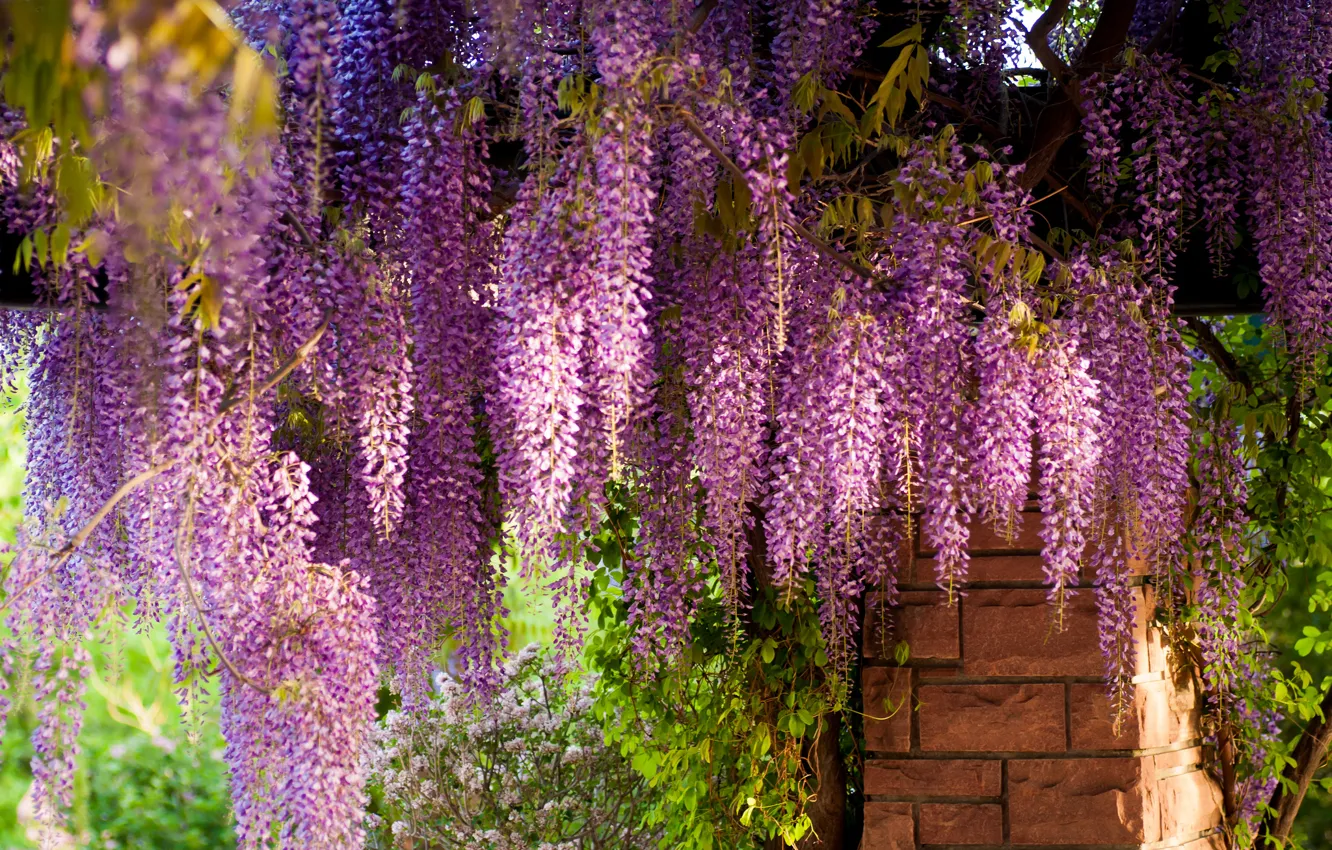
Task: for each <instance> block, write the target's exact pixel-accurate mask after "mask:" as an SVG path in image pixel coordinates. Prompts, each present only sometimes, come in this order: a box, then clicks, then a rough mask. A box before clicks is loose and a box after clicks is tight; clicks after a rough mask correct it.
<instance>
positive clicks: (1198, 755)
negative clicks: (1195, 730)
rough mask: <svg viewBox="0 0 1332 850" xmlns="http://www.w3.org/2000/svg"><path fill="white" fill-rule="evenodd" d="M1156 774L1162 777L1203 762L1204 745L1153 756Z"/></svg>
mask: <svg viewBox="0 0 1332 850" xmlns="http://www.w3.org/2000/svg"><path fill="white" fill-rule="evenodd" d="M1151 758H1152V763H1153V765H1154V768H1155V775H1156V776H1157V777H1158V778H1160V777H1163V776H1169V775H1170V774H1172V773H1182V772H1184V771H1185V770H1188V769H1189V768H1191V767H1194V766H1196V765H1200V764H1202V760H1203V752H1202V747H1184V748H1183V749H1179V750H1170V751H1169V752H1165V753H1157V754H1156V755H1154V756H1152V757H1151Z"/></svg>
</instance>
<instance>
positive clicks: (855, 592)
mask: <svg viewBox="0 0 1332 850" xmlns="http://www.w3.org/2000/svg"><path fill="white" fill-rule="evenodd" d="M805 262H806V263H809V264H810V265H811V266H813V265H815V263H816V261H815V260H813V258H806V260H805ZM809 276H810V277H812V278H814V282H813V285H812V286H811V287H810V289H811V292H810V293H809V294H810V295H811V296H812V297H811V298H810V301H811V302H812V303H810V304H808V305H807V306H805V308H804V310H802V312H804V313H806V315H804V316H802V317H801V320H800V322H799V330H798V331H797V333H796V334H795V335H794V337H793V339H792V345H791V348H790V350H789V352H788V355H787V359H786V363H785V364H784V366H785V368H784V370H783V371H784V374H783V377H782V384H783V386H782V389H781V393H780V396H779V399H778V408H779V413H778V415H777V420H778V423H779V427H778V429H777V434H776V449H775V450H774V453H773V458H772V467H773V473H772V474H773V479H772V484H771V489H770V491H769V494H768V497H767V501H766V504H765V507H766V531H767V545H768V549H767V555H768V559H769V561H770V562H771V564H772V570H773V576H772V582H773V584H774V586H775V587H777V588H779V589H781V590H783V591H784V592H787V593H790V592H792V588H793V586H794V585H795V584H796V583H798V581H799V580H800V579H801V577H802V576H803V574H804V573H805V571H806V569H807V568H812V569H813V571H814V574H815V579H816V586H817V588H818V594H819V598H820V618H821V620H822V622H823V628H824V639H825V641H826V643H827V647H828V655H829V658H830V659H831V660H832V661H833V662H834V664H835V665H836V669H839V670H841V669H845V668H846V667H847V666H848V665H849V663H850V661H851V655H852V653H853V651H854V644H852V643H851V638H852V637H853V635H854V634H855V632H856V630H857V628H858V623H857V622H856V611H857V610H858V606H857V605H856V604H855V601H856V600H857V599H858V598H859V596H860V591H861V581H862V579H863V578H864V577H865V576H867V575H870V574H871V573H872V572H873V571H874V567H873V566H872V564H871V561H872V560H873V559H875V558H877V557H878V556H879V555H880V554H881V553H880V552H878V551H876V550H875V549H874V548H873V547H872V546H871V545H870V544H871V540H872V536H873V535H872V534H871V525H872V523H873V522H874V521H875V518H876V516H877V515H878V514H879V512H880V511H881V510H882V509H883V508H884V507H885V506H884V505H882V504H881V502H880V495H881V486H880V485H881V481H880V477H881V473H882V470H883V467H884V457H883V452H884V449H885V448H886V447H887V444H888V438H887V434H886V428H887V426H888V423H889V422H890V421H891V420H892V419H894V418H896V417H894V416H893V415H892V414H894V413H897V412H899V411H900V410H901V407H902V399H900V398H899V397H897V395H896V393H898V392H900V389H899V388H897V387H890V386H889V385H888V384H887V383H886V378H887V376H888V374H889V372H888V368H887V363H886V360H887V358H888V357H889V354H888V348H887V346H888V345H889V343H890V341H891V338H892V337H891V334H890V333H888V332H887V330H886V329H885V328H884V327H883V326H882V323H883V322H884V321H885V319H884V310H883V304H882V302H883V298H882V296H881V295H878V294H876V293H874V292H872V291H869V290H868V287H869V284H868V282H866V281H864V280H861V279H859V278H854V279H853V278H851V276H850V275H848V274H845V273H842V274H836V273H835V272H831V271H822V272H820V271H816V270H815V269H813V268H811V269H810V270H809Z"/></svg>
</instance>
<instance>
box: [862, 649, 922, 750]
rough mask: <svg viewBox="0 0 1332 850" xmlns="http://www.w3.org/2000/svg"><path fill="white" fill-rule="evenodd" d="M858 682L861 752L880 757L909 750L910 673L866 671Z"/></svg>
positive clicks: (895, 670) (893, 670) (881, 670)
mask: <svg viewBox="0 0 1332 850" xmlns="http://www.w3.org/2000/svg"><path fill="white" fill-rule="evenodd" d="M860 681H861V687H862V689H863V694H864V700H865V749H867V750H870V751H875V752H881V753H905V752H907V751H908V750H910V749H911V671H910V670H906V669H902V668H896V667H893V668H890V667H866V668H864V673H863V674H862V676H861V680H860ZM879 718H885V719H879Z"/></svg>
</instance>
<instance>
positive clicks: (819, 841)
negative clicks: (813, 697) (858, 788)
mask: <svg viewBox="0 0 1332 850" xmlns="http://www.w3.org/2000/svg"><path fill="white" fill-rule="evenodd" d="M822 727H823V729H822V731H821V732H820V733H819V736H818V737H817V738H816V739H815V740H814V742H813V744H812V746H811V747H810V752H809V754H808V756H807V758H808V759H809V767H810V771H811V772H812V773H813V774H814V780H815V782H816V783H817V785H816V787H815V792H814V799H813V800H811V801H810V802H809V805H808V806H807V808H806V811H807V812H808V813H809V819H810V820H811V821H812V822H813V829H812V830H811V832H810V834H809V835H808V836H806V837H805V838H804V840H802V841H801V842H800V850H842V847H843V844H844V841H843V839H844V834H845V831H846V763H845V762H843V761H842V750H841V747H840V746H839V741H838V739H839V738H840V737H841V732H842V715H840V714H838V713H837V712H830V713H828V714H825V715H823V717H822Z"/></svg>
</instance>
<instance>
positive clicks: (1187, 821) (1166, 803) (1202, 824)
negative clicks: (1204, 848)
mask: <svg viewBox="0 0 1332 850" xmlns="http://www.w3.org/2000/svg"><path fill="white" fill-rule="evenodd" d="M1157 796H1158V797H1159V799H1160V811H1161V827H1160V829H1161V837H1162V838H1163V839H1166V838H1177V837H1182V836H1186V835H1197V834H1198V833H1200V832H1203V831H1205V830H1208V829H1211V828H1212V827H1214V826H1217V825H1218V824H1220V823H1221V788H1220V786H1218V785H1217V784H1216V782H1215V780H1213V779H1212V778H1211V777H1210V776H1208V775H1207V773H1206V772H1204V771H1202V770H1191V771H1188V772H1187V773H1177V774H1175V775H1174V776H1167V777H1166V778H1164V779H1161V780H1160V781H1159V782H1158V783H1157Z"/></svg>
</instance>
